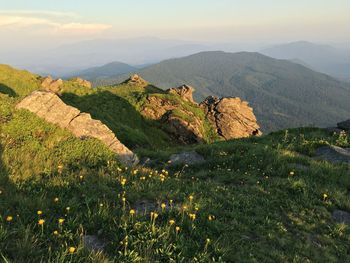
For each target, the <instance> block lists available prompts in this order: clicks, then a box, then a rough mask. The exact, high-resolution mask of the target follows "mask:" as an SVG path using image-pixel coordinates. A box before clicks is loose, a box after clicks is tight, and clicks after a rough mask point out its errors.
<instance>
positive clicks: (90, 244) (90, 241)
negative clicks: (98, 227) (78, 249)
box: [83, 235, 107, 252]
mask: <svg viewBox="0 0 350 263" xmlns="http://www.w3.org/2000/svg"><path fill="white" fill-rule="evenodd" d="M83 244H84V247H85V248H87V249H88V250H92V251H94V252H102V251H103V250H104V248H105V247H106V245H107V244H106V243H105V242H104V241H102V240H101V239H100V238H99V237H98V236H95V235H85V236H83Z"/></svg>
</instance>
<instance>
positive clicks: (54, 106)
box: [17, 91, 138, 166]
mask: <svg viewBox="0 0 350 263" xmlns="http://www.w3.org/2000/svg"><path fill="white" fill-rule="evenodd" d="M17 109H26V110H29V111H31V112H32V113H34V114H36V115H37V116H38V117H40V118H42V119H44V120H45V121H47V122H49V123H53V124H56V125H58V126H59V127H61V128H64V129H67V130H69V131H70V132H72V133H73V134H74V135H75V136H76V137H78V138H82V139H84V138H87V137H90V138H95V139H98V140H100V141H101V142H102V143H103V144H105V145H106V146H107V147H109V149H110V150H111V151H113V152H115V153H116V154H117V157H118V159H119V160H120V161H121V162H122V163H124V164H125V165H129V166H131V165H135V164H137V163H138V158H137V156H136V155H135V154H134V153H133V152H132V151H131V150H129V149H128V148H127V147H126V146H125V145H124V144H122V143H121V142H120V141H119V140H118V139H117V137H116V136H115V134H114V133H113V132H112V131H111V130H110V129H109V128H108V127H107V126H106V125H104V124H103V123H102V122H101V121H99V120H95V119H92V118H91V115H90V114H88V113H84V112H80V111H79V110H78V109H76V108H74V107H71V106H68V105H66V104H65V103H64V102H63V101H62V100H61V99H60V98H59V97H58V96H57V95H56V94H55V93H53V92H48V91H34V92H33V93H31V94H30V95H29V96H27V97H25V98H24V99H23V100H22V101H21V102H20V103H19V104H17Z"/></svg>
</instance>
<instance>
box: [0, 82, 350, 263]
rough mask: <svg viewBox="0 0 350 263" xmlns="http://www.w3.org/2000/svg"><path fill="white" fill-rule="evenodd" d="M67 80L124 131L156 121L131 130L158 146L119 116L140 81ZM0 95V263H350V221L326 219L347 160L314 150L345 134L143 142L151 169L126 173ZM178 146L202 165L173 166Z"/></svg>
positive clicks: (344, 189) (98, 148)
mask: <svg viewBox="0 0 350 263" xmlns="http://www.w3.org/2000/svg"><path fill="white" fill-rule="evenodd" d="M65 85H66V86H65V88H64V91H63V98H64V100H65V101H68V102H69V103H71V104H76V105H79V107H81V108H82V109H86V110H87V111H91V113H92V114H95V115H94V116H95V117H101V118H102V119H104V120H105V121H110V125H113V123H115V124H114V125H116V126H115V128H113V129H117V121H115V120H116V119H115V118H120V119H119V120H120V122H125V126H126V127H132V126H131V125H135V126H134V127H135V129H136V128H137V127H142V126H141V125H147V126H144V127H146V128H147V129H148V128H153V129H154V130H153V132H150V133H147V132H146V131H145V130H143V129H142V130H141V129H140V134H142V136H144V137H142V136H141V135H140V137H142V138H141V139H140V140H141V141H142V143H143V142H144V141H143V140H146V141H147V140H148V142H150V143H153V142H156V141H157V140H159V145H160V144H161V143H166V142H167V140H168V138H167V137H166V135H165V134H164V133H163V132H161V131H159V129H158V126H157V125H156V124H154V123H150V122H147V121H146V120H143V119H139V121H137V120H138V119H137V118H136V117H133V116H134V115H133V113H132V111H131V112H130V113H129V114H130V115H128V116H131V117H130V118H133V119H132V121H130V120H128V119H127V118H125V119H123V118H124V117H122V116H121V115H123V114H120V112H121V111H122V109H123V107H124V108H125V111H126V112H127V111H129V110H131V107H132V109H133V110H134V111H137V109H138V105H139V104H138V102H140V100H139V99H137V98H139V97H141V98H142V97H143V96H144V94H143V93H139V92H138V91H137V90H138V88H137V87H128V89H126V86H124V88H123V86H120V87H119V88H118V87H114V88H104V89H102V88H101V89H98V90H87V89H84V88H82V87H78V86H76V85H75V84H73V83H69V82H66V83H65ZM9 88H10V89H12V90H13V91H15V92H16V94H24V93H25V92H23V93H21V92H20V89H19V88H16V87H11V86H9ZM154 89H155V88H153V87H150V88H149V89H147V91H146V92H151V93H152V92H154V91H155V90H154ZM2 93H3V92H1V93H0V257H1V259H2V261H4V262H235V261H238V262H312V261H314V262H340V261H343V262H347V261H349V260H350V258H349V255H350V245H349V244H350V228H349V226H346V225H344V224H336V223H335V222H334V221H333V220H332V218H331V213H332V211H334V210H336V209H341V210H345V211H350V195H349V189H350V169H349V165H346V164H337V165H333V164H330V163H328V162H324V161H320V160H317V159H314V158H312V157H313V155H314V151H315V149H316V148H317V147H319V146H322V145H327V144H338V145H341V146H343V147H349V140H348V138H347V137H346V136H347V135H345V134H342V135H334V134H331V133H328V132H326V131H324V130H321V129H316V128H304V129H294V130H289V131H280V132H276V133H273V134H270V135H266V136H263V137H260V138H250V139H242V140H233V141H229V142H218V143H214V144H210V145H209V144H203V145H196V146H191V147H178V148H173V147H169V146H168V147H163V148H162V147H160V146H159V145H158V146H157V147H158V148H157V147H155V146H153V145H149V144H145V147H144V149H139V151H138V153H139V155H140V157H141V158H142V157H151V158H152V159H153V160H154V161H155V162H153V164H154V167H152V168H147V167H135V168H133V169H127V168H124V167H122V166H121V165H120V164H118V163H117V162H116V161H115V158H114V156H113V154H112V153H111V152H110V151H109V150H108V149H107V148H106V147H104V146H103V145H102V144H101V143H100V142H98V141H96V140H93V139H86V140H78V139H76V138H74V137H73V136H72V135H71V134H69V133H68V132H67V131H65V130H62V129H60V128H57V127H55V126H53V125H50V124H47V123H45V122H44V121H42V120H40V119H39V118H37V117H35V115H33V114H31V113H29V112H26V111H24V110H20V111H16V110H15V109H14V105H15V103H16V101H17V100H18V99H19V97H10V96H9V95H7V94H8V93H6V95H5V94H2ZM135 93H136V94H135ZM135 95H137V96H135ZM121 98H123V99H124V100H125V101H124V102H125V103H126V102H127V103H128V104H127V105H129V106H125V105H126V104H123V101H122V100H121ZM108 99H110V102H109V100H108ZM141 102H142V100H141ZM93 104H96V105H99V106H95V105H93ZM113 105H114V106H113ZM130 105H131V106H130ZM94 107H96V108H94ZM114 107H117V109H118V110H116V111H113V108H114ZM129 107H130V108H129ZM100 108H103V110H100ZM110 110H111V112H110V115H112V116H109V115H108V111H110ZM98 114H99V115H98ZM118 114H119V115H118ZM135 114H136V113H135ZM115 115H118V117H115ZM135 116H136V115H135ZM114 121H115V122H114ZM120 125H121V124H120ZM160 134H164V136H165V137H164V139H162V137H160ZM118 136H119V134H118ZM132 136H135V138H139V137H137V136H136V135H135V134H132ZM135 138H133V139H130V140H131V142H132V143H134V142H135V141H137V140H136V139H135ZM162 140H163V142H162ZM154 148H156V149H157V151H155V150H154ZM181 150H186V151H191V150H195V151H197V152H198V153H199V154H201V155H203V156H204V157H205V159H206V162H205V163H204V164H200V165H189V166H188V165H184V166H178V167H176V166H175V167H171V166H170V165H171V164H170V163H169V162H168V160H169V156H170V154H171V153H173V152H179V151H181ZM142 203H143V204H146V205H145V206H146V207H148V208H149V209H148V211H147V212H144V210H143V208H144V207H143V206H142V205H141V204H142ZM155 204H159V207H156V206H155ZM85 235H96V236H98V237H99V239H100V240H101V241H102V242H103V243H104V244H105V248H104V251H103V252H97V251H91V250H89V249H87V248H86V247H85V246H84V244H83V239H84V236H85Z"/></svg>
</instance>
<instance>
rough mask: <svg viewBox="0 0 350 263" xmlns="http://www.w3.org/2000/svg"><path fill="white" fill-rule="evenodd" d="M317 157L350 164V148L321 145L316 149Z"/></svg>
mask: <svg viewBox="0 0 350 263" xmlns="http://www.w3.org/2000/svg"><path fill="white" fill-rule="evenodd" d="M316 156H317V158H318V159H322V160H326V161H328V162H331V163H348V164H350V149H349V148H347V149H344V148H341V147H338V146H333V145H330V146H323V147H321V148H318V149H317V150H316Z"/></svg>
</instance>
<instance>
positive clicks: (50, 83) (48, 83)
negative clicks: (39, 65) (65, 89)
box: [41, 76, 63, 93]
mask: <svg viewBox="0 0 350 263" xmlns="http://www.w3.org/2000/svg"><path fill="white" fill-rule="evenodd" d="M62 85H63V80H62V79H56V80H54V79H52V78H51V77H50V76H48V77H46V78H44V79H43V81H42V82H41V88H42V89H43V90H46V91H51V92H54V93H59V92H60V90H61V87H62Z"/></svg>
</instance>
